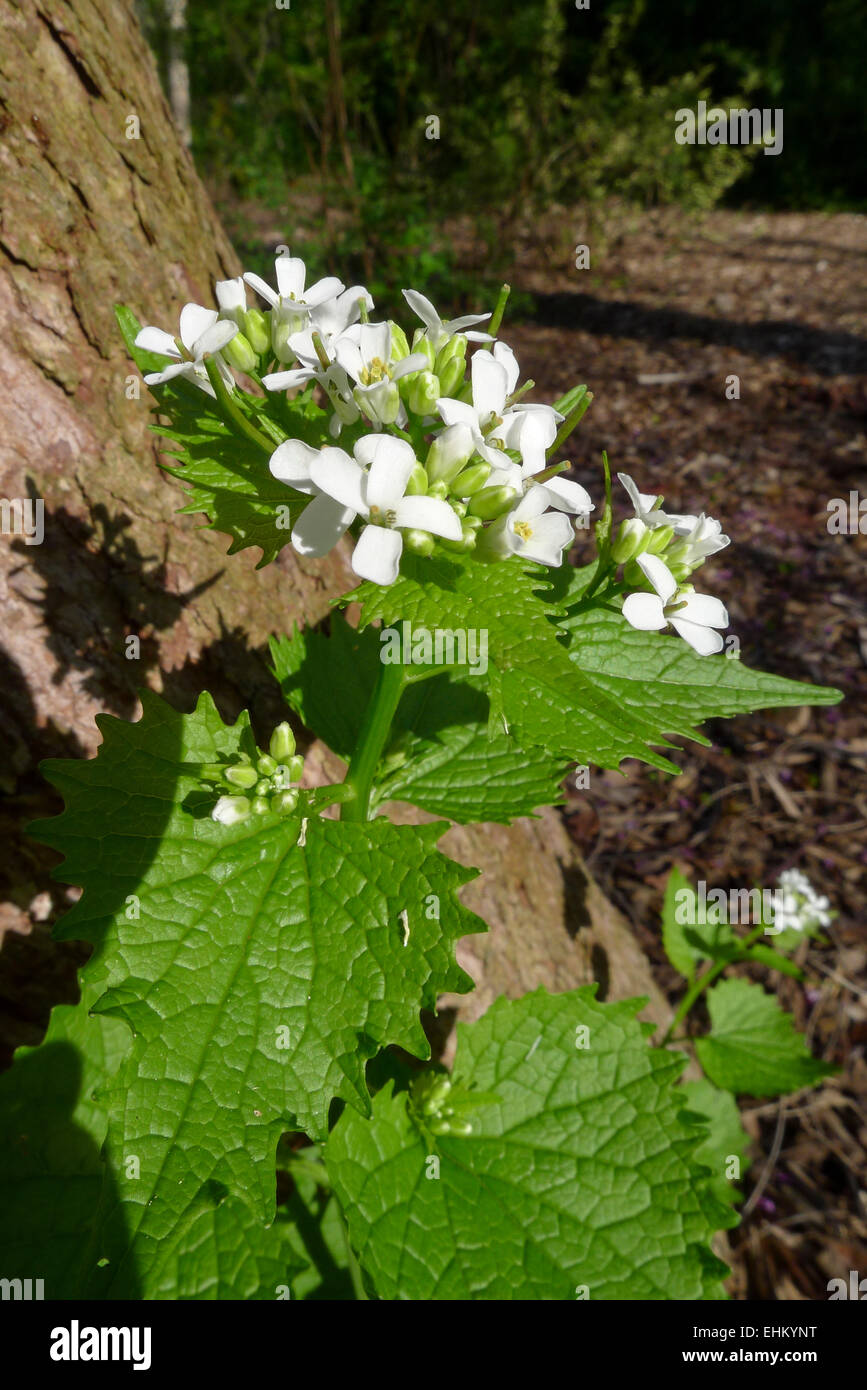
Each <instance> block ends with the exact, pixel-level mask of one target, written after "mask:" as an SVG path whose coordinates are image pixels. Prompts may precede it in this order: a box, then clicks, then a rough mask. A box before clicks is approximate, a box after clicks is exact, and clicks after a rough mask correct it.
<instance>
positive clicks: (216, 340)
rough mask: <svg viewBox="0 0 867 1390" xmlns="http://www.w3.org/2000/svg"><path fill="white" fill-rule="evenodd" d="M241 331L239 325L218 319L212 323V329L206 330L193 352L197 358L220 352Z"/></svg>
mask: <svg viewBox="0 0 867 1390" xmlns="http://www.w3.org/2000/svg"><path fill="white" fill-rule="evenodd" d="M238 331H239V329H238V325H237V324H236V323H232V321H231V320H230V319H218V321H217V322H216V323H212V324H211V326H210V328H206V329H205V331H204V333H203V334H202V335H201V337H199V338H197V339H196V341H195V342H194V343H193V346H192V352H193V354H194V356H195V357H196V358H199V357H204V356H205V354H206V353H209V352H219V351H220V348H224V347H225V346H226V344H227V343H230V342H231V341H232V339H233V338H234V336H235V334H236V333H237V332H238Z"/></svg>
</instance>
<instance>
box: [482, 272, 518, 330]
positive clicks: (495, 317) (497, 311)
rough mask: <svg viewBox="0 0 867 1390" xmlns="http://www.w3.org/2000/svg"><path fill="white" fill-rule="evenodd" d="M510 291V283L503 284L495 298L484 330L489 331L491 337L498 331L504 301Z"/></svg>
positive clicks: (504, 304) (503, 310)
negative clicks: (495, 300) (495, 301)
mask: <svg viewBox="0 0 867 1390" xmlns="http://www.w3.org/2000/svg"><path fill="white" fill-rule="evenodd" d="M511 293H512V287H511V285H504V286H503V288H502V289H501V290H500V293H499V296H498V298H497V303H496V305H495V307H494V312H493V313H492V314H491V321H490V323H489V324H488V327H487V330H486V331H487V332H488V333H490V335H491V337H492V338H496V336H497V334H498V333H499V331H500V324H501V323H502V322H503V314H504V313H505V311H506V301H507V300H508V298H509V295H510V294H511Z"/></svg>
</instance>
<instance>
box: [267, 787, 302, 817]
mask: <svg viewBox="0 0 867 1390" xmlns="http://www.w3.org/2000/svg"><path fill="white" fill-rule="evenodd" d="M270 805H271V810H272V811H276V812H277V813H278V815H286V814H287V813H288V812H289V811H294V810H295V807H296V806H297V805H298V793H297V792H296V791H286V792H278V793H277V795H276V796H272V797H271V803H270Z"/></svg>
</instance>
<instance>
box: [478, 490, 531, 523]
mask: <svg viewBox="0 0 867 1390" xmlns="http://www.w3.org/2000/svg"><path fill="white" fill-rule="evenodd" d="M518 496H519V493H518V490H517V488H514V487H507V486H506V485H505V484H502V485H501V486H500V487H484V488H482V490H481V492H477V493H475V495H474V496H473V497H471V498H470V501H469V504H468V506H467V511H468V512H469V513H470V515H471V516H480V517H481V518H482V520H483V521H493V519H494V517H497V516H502V515H503V513H504V512H507V511H508V510H509V508H510V507H511V506H512V504H513V502H515V501H516V500H517V498H518Z"/></svg>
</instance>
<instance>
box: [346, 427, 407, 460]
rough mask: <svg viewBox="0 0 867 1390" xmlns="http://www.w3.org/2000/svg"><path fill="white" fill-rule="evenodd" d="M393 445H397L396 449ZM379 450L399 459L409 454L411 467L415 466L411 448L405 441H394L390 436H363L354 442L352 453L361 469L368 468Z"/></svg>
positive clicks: (392, 436)
mask: <svg viewBox="0 0 867 1390" xmlns="http://www.w3.org/2000/svg"><path fill="white" fill-rule="evenodd" d="M393 445H397V448H396V449H394V448H393V447H392V446H393ZM381 449H382V450H384V451H385V454H387V455H389V454H393V455H394V456H395V457H400V458H407V457H409V455H410V454H411V455H412V461H413V467H414V466H415V454H414V453H413V450H412V446H411V445H409V444H407V442H406V440H405V439H395V437H394V435H392V434H363V435H362V436H361V438H360V439H357V440H356V441H355V447H354V451H353V452H354V453H355V457H356V458H357V460H358V462H359V463H360V464H361V465H362V467H364V468H369V467H370V465H371V464H372V463H373V460H374V459H375V458H376V456H377V454H378V453H379V452H380V450H381Z"/></svg>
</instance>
